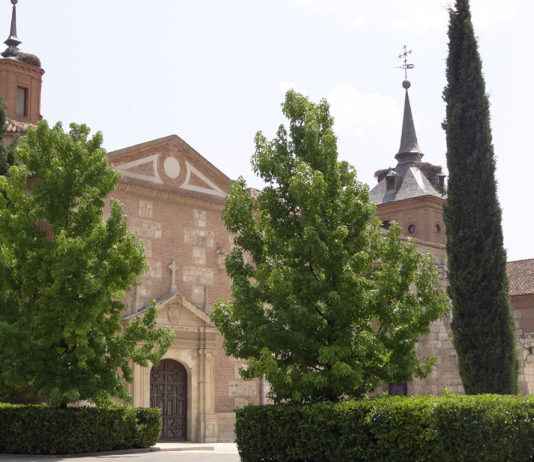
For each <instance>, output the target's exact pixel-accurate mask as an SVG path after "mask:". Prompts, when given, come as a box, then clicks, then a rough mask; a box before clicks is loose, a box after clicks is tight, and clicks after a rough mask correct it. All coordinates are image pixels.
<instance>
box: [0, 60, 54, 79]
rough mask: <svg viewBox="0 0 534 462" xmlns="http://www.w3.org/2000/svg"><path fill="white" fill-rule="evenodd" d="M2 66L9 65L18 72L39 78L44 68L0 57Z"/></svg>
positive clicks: (0, 65)
mask: <svg viewBox="0 0 534 462" xmlns="http://www.w3.org/2000/svg"><path fill="white" fill-rule="evenodd" d="M2 66H11V67H13V68H15V69H16V70H17V71H18V72H22V73H23V74H26V75H28V76H29V77H34V78H35V77H37V78H41V77H42V76H43V74H44V73H45V71H44V69H42V68H41V67H36V66H32V65H31V64H25V63H21V62H19V61H17V60H15V59H6V58H2V59H0V67H2Z"/></svg>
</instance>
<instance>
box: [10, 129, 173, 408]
mask: <svg viewBox="0 0 534 462" xmlns="http://www.w3.org/2000/svg"><path fill="white" fill-rule="evenodd" d="M101 144H102V137H101V135H100V134H96V135H94V136H90V130H89V128H88V127H86V126H84V125H71V129H70V132H69V133H65V132H64V130H63V129H62V127H61V126H60V125H56V126H55V127H53V128H49V126H48V125H47V124H46V122H42V123H40V124H39V126H38V127H37V128H36V129H30V130H29V131H28V133H27V135H26V136H24V137H23V138H21V139H20V140H19V143H18V147H17V158H18V162H17V165H16V166H12V167H11V168H10V170H9V175H8V176H7V177H3V176H0V364H2V367H1V369H0V383H4V384H6V385H8V386H11V387H14V388H16V387H20V386H25V385H28V386H30V387H31V389H32V390H33V391H34V392H36V393H38V394H40V395H42V396H44V397H46V398H47V399H48V400H49V401H50V402H51V403H53V404H56V405H61V406H64V405H66V404H67V403H68V402H71V401H76V400H95V401H98V402H100V401H103V400H105V399H108V398H110V397H114V396H116V397H121V398H126V391H125V387H124V385H125V382H128V381H131V379H132V371H131V365H132V363H138V364H142V365H146V364H147V362H148V361H153V362H157V361H158V360H159V358H160V357H161V356H162V355H163V353H164V352H165V351H166V349H167V348H168V346H169V343H170V339H171V337H170V334H169V333H168V332H167V331H165V330H161V329H158V328H156V326H155V310H154V308H152V309H149V310H148V311H147V314H146V315H145V316H144V317H142V318H141V317H140V318H138V319H136V320H134V321H133V322H130V323H129V324H128V325H125V323H124V321H123V318H122V313H123V308H124V306H123V303H122V302H121V299H122V297H123V295H124V291H125V290H126V289H127V288H128V287H129V286H130V285H132V284H133V283H134V282H135V281H136V278H137V277H138V276H139V275H140V274H141V273H142V272H143V270H144V268H145V260H144V255H143V250H142V246H141V244H140V243H139V242H138V241H137V240H136V238H135V237H134V236H133V235H132V234H130V233H129V232H128V230H127V227H126V222H125V219H124V217H123V215H122V212H121V209H120V207H119V206H118V205H117V204H116V203H113V204H112V207H111V213H110V216H109V218H107V219H104V218H103V207H104V201H105V198H106V196H107V195H108V194H109V193H110V192H111V191H113V189H114V187H115V186H116V184H117V178H118V177H117V174H116V173H115V172H114V171H113V170H112V169H111V167H110V166H109V165H108V163H107V160H106V153H105V151H104V150H103V149H102V148H101Z"/></svg>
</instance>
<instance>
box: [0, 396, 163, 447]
mask: <svg viewBox="0 0 534 462" xmlns="http://www.w3.org/2000/svg"><path fill="white" fill-rule="evenodd" d="M160 431H161V419H160V412H159V410H158V409H132V408H129V409H127V408H117V409H101V408H67V409H55V408H49V407H45V406H19V405H10V404H0V453H7V454H79V453H84V452H99V451H113V450H118V449H132V448H148V447H150V446H153V445H154V444H156V442H157V440H158V438H159V434H160Z"/></svg>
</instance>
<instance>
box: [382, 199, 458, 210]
mask: <svg viewBox="0 0 534 462" xmlns="http://www.w3.org/2000/svg"><path fill="white" fill-rule="evenodd" d="M446 202H447V201H446V199H444V198H441V197H436V196H419V197H412V198H410V199H403V200H400V201H393V202H385V203H383V204H378V205H377V206H376V208H377V210H378V211H380V212H383V213H387V212H390V211H398V210H402V211H407V210H414V209H418V208H421V207H422V206H425V207H431V208H434V209H436V210H443V207H444V205H445V204H446Z"/></svg>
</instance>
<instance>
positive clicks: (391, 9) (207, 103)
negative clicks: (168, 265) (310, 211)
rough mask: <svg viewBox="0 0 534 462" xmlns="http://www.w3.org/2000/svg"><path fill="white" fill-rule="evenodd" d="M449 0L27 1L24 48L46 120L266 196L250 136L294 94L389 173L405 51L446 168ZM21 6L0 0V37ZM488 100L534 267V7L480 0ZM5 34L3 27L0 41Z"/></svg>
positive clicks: (437, 158) (21, 19)
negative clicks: (173, 148) (162, 155)
mask: <svg viewBox="0 0 534 462" xmlns="http://www.w3.org/2000/svg"><path fill="white" fill-rule="evenodd" d="M449 6H450V2H449V1H448V0H403V1H399V0H375V1H373V2H369V1H363V0H269V1H265V0H226V1H220V0H195V1H191V0H188V1H186V0H150V1H148V0H144V1H142V0H112V1H111V0H91V1H88V0H85V1H82V0H61V1H60V0H19V5H18V32H19V38H20V39H21V40H22V41H23V44H22V46H21V48H22V49H23V50H24V51H27V52H32V53H35V54H37V55H38V56H39V57H40V58H41V60H42V62H43V67H44V68H45V70H46V74H45V76H44V87H43V103H42V113H43V116H44V117H45V118H46V119H48V120H49V121H50V122H51V123H55V122H57V121H63V123H64V124H65V125H67V124H68V123H70V122H84V123H87V124H88V125H89V126H91V127H92V128H93V129H94V130H100V131H102V132H103V134H104V139H105V145H106V148H107V149H108V150H110V151H111V150H114V149H119V148H122V147H126V146H130V145H134V144H137V143H142V142H145V141H149V140H152V139H156V138H159V137H163V136H167V135H170V134H177V135H178V136H180V137H181V138H183V139H184V140H185V141H187V142H188V143H189V144H190V145H191V146H193V147H194V148H195V149H196V150H197V151H199V152H200V153H201V154H202V155H203V156H204V157H206V158H207V159H208V160H209V161H210V162H212V163H213V164H214V165H215V166H217V167H218V168H219V169H221V170H222V171H223V172H224V173H226V174H227V175H228V176H229V177H231V178H234V179H235V178H237V177H239V176H243V177H245V178H246V179H247V182H248V183H249V185H250V186H255V187H261V184H262V183H261V180H260V179H258V178H256V177H255V176H254V174H253V172H252V170H251V167H250V157H251V155H252V154H253V152H254V134H255V133H256V132H257V131H258V130H261V131H263V132H264V134H265V135H267V136H269V137H272V136H273V135H274V133H275V130H276V128H277V126H278V125H279V124H281V123H283V122H285V121H284V118H283V116H282V114H281V108H280V106H281V103H282V100H283V96H284V93H285V91H287V90H288V89H289V88H294V89H296V90H297V91H300V92H302V93H304V94H305V95H307V96H308V97H310V98H312V99H313V100H315V101H318V100H319V99H321V98H327V100H328V101H329V102H330V104H331V109H332V114H333V115H334V117H335V130H336V134H337V136H338V142H339V148H340V157H341V158H342V159H344V160H347V161H349V162H350V163H351V164H352V165H354V166H355V168H356V170H357V172H358V176H359V178H360V180H362V181H364V182H366V183H367V184H369V185H370V186H371V187H372V186H373V185H374V184H375V182H376V180H375V179H374V172H375V171H376V170H379V169H381V168H386V167H390V166H391V167H393V166H394V165H395V162H394V155H395V153H396V152H397V150H398V148H399V141H400V131H401V122H402V105H403V100H404V98H403V90H402V87H401V83H402V80H403V78H404V76H403V72H402V71H401V70H400V69H398V68H397V67H398V66H399V65H400V61H399V59H398V55H399V53H400V51H401V49H402V46H403V45H404V44H406V45H408V47H409V48H411V49H413V54H412V55H411V60H412V62H413V63H414V64H415V66H416V68H415V69H414V70H413V71H412V72H411V74H410V80H411V81H412V88H411V90H410V96H411V101H412V108H413V112H414V118H415V123H416V127H417V132H418V138H419V144H420V146H421V148H422V150H423V152H424V153H425V157H424V160H425V161H428V162H432V163H435V164H439V165H443V166H445V165H446V159H445V152H446V146H445V134H444V132H443V130H442V129H441V123H442V121H443V119H444V112H445V107H444V103H443V101H442V91H443V87H444V85H445V61H446V56H447V22H448V12H447V9H448V7H449ZM10 11H11V4H10V2H9V1H8V0H0V36H1V34H2V33H4V35H5V37H6V38H7V35H8V27H9V18H10ZM472 12H473V20H474V23H475V29H476V33H477V36H478V38H479V45H480V51H481V55H482V59H483V63H484V74H485V78H486V84H487V91H488V94H489V97H490V102H491V105H492V106H491V112H492V128H493V137H494V143H495V152H496V156H497V181H498V193H499V199H500V202H501V206H502V208H503V228H504V238H505V247H506V249H507V252H508V259H509V260H518V259H525V258H534V205H533V202H534V149H533V139H532V138H533V137H534V127H533V125H534V120H533V116H532V112H533V110H534V96H533V94H534V91H533V83H532V80H533V74H534V62H533V59H532V58H531V57H532V54H533V53H532V44H533V43H534V28H533V27H532V22H531V18H532V16H533V13H534V2H532V1H531V0H506V1H504V2H503V1H502V0H472ZM2 31H3V32H2Z"/></svg>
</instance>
